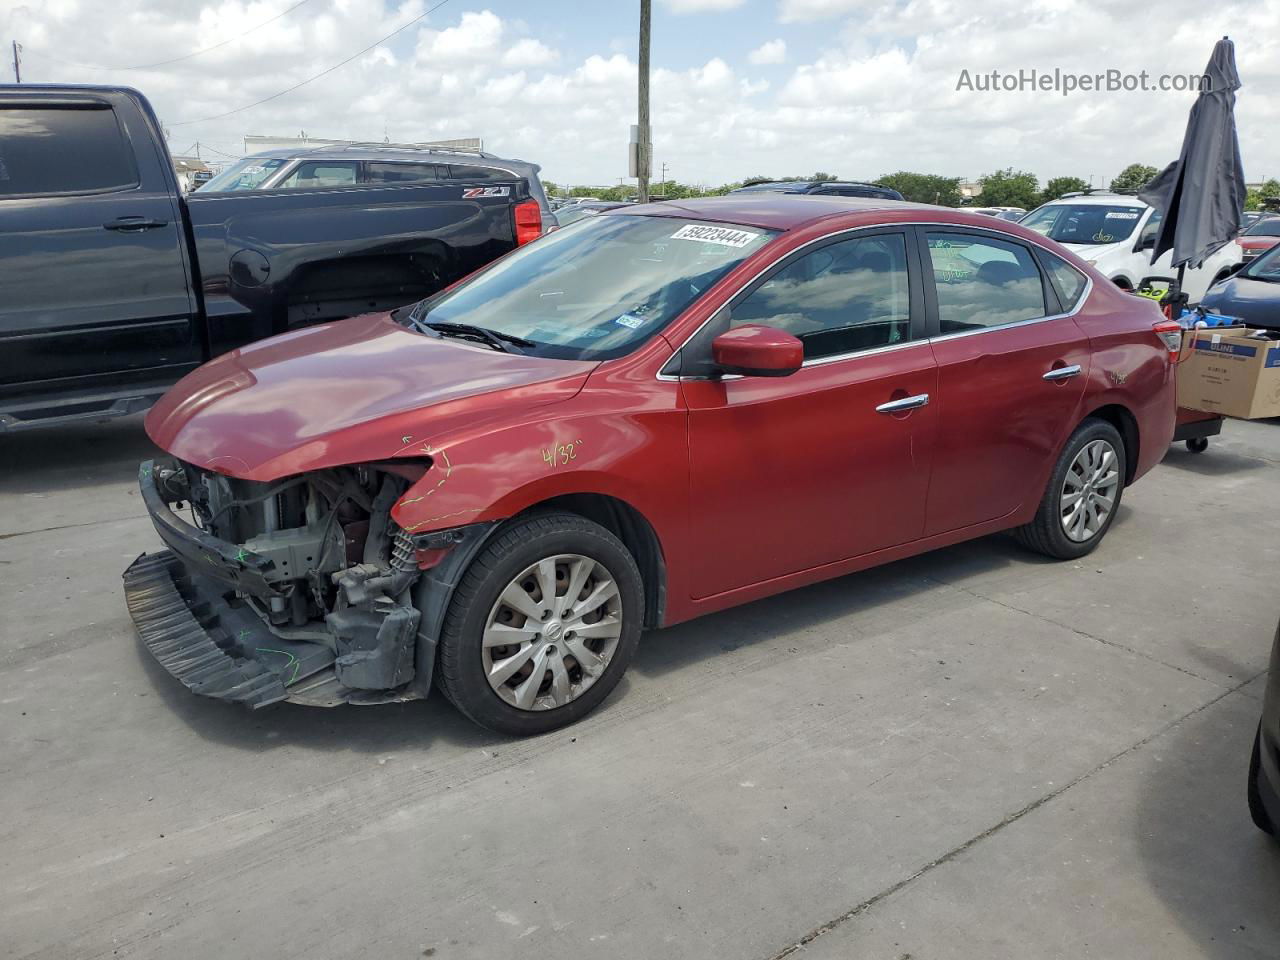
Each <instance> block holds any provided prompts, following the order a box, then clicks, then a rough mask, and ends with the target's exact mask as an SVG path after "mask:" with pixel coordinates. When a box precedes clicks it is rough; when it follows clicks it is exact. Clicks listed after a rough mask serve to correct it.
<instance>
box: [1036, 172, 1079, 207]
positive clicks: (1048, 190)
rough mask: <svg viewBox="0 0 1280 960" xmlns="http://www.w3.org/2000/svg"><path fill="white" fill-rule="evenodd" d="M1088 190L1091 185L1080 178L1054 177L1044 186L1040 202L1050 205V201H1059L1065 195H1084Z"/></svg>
mask: <svg viewBox="0 0 1280 960" xmlns="http://www.w3.org/2000/svg"><path fill="white" fill-rule="evenodd" d="M1088 189H1089V184H1087V183H1085V182H1084V181H1083V180H1081V179H1080V178H1079V177H1054V178H1053V179H1052V180H1050V181H1049V182H1048V183H1046V184H1045V185H1044V190H1043V191H1042V192H1041V194H1040V202H1041V203H1048V202H1049V201H1050V200H1057V199H1058V198H1059V197H1060V196H1062V195H1063V194H1064V193H1084V191H1086V190H1088Z"/></svg>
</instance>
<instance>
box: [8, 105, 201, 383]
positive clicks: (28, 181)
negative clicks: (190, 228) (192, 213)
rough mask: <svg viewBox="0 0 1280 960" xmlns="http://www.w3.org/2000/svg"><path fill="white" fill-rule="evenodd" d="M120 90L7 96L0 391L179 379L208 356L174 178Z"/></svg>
mask: <svg viewBox="0 0 1280 960" xmlns="http://www.w3.org/2000/svg"><path fill="white" fill-rule="evenodd" d="M158 135H159V133H158V130H156V129H154V128H153V127H152V126H151V124H150V123H149V122H148V116H147V114H146V113H145V112H144V111H143V110H141V109H140V108H139V107H138V105H137V104H136V103H134V102H133V101H132V100H130V99H128V98H127V97H126V96H125V95H124V94H114V93H111V92H108V91H104V92H102V93H101V94H96V93H87V92H86V93H80V92H74V93H73V92H59V93H56V94H49V93H45V94H35V95H31V94H24V93H23V92H22V90H21V88H16V89H13V90H11V91H10V92H8V93H7V94H5V95H3V96H0V269H3V283H2V285H0V286H2V290H3V293H2V295H0V383H2V384H3V385H4V386H6V387H11V386H13V385H16V384H32V383H34V382H41V383H42V384H43V385H48V386H49V387H50V388H53V387H54V386H55V385H56V384H58V383H61V384H63V385H67V384H69V381H72V380H79V379H80V378H86V377H90V376H94V377H95V378H96V379H97V380H102V381H103V383H104V385H110V386H118V385H120V384H121V383H122V381H121V379H120V375H124V377H125V379H126V380H134V379H145V378H147V377H158V378H161V379H163V378H167V379H170V380H172V379H176V378H177V377H178V376H179V375H181V373H182V372H184V371H185V370H186V369H189V368H190V367H193V366H195V365H196V364H197V363H199V362H200V360H201V358H202V340H201V338H200V337H199V336H198V335H197V334H198V332H197V331H196V329H195V328H194V325H193V314H194V312H195V311H194V299H193V294H192V290H191V287H190V284H189V282H188V266H187V260H186V253H185V247H184V239H183V230H182V220H181V208H180V207H179V201H178V199H177V194H176V178H175V175H174V173H173V170H172V168H171V167H168V166H167V165H168V164H169V163H170V161H169V158H168V156H167V154H165V153H164V152H163V151H162V150H161V148H160V147H159V145H158V143H157V141H156V137H158Z"/></svg>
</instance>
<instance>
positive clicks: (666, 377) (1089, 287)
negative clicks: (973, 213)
mask: <svg viewBox="0 0 1280 960" xmlns="http://www.w3.org/2000/svg"><path fill="white" fill-rule="evenodd" d="M894 227H950V228H952V229H954V230H960V231H977V232H979V233H981V232H982V231H983V230H986V231H987V232H988V233H993V234H996V235H997V239H1004V237H1005V235H1003V234H1001V232H1000V231H999V230H991V229H990V228H988V227H971V226H969V225H968V224H964V223H947V222H943V221H937V220H909V221H899V222H897V223H877V224H869V225H867V226H863V227H846V228H845V229H843V230H837V231H835V232H834V233H827V234H823V235H822V236H820V237H814V238H813V239H812V240H809V241H808V242H806V243H803V244H801V245H800V246H798V247H796V248H795V249H794V250H792V251H790V252H788V253H787V254H786V256H788V257H789V256H791V255H792V254H794V253H799V252H800V251H801V250H805V249H807V248H809V247H811V246H813V245H814V244H815V243H823V242H825V241H828V240H831V239H833V238H835V237H840V236H844V235H845V234H852V233H861V232H863V231H872V230H892V229H893V228H894ZM1008 237H1009V240H1011V241H1012V242H1014V243H1023V244H1028V245H1030V246H1033V247H1039V248H1040V249H1041V250H1043V251H1045V252H1046V253H1051V254H1053V255H1054V256H1055V257H1061V258H1062V260H1063V262H1064V263H1066V264H1067V266H1069V267H1071V269H1072V270H1075V271H1076V272H1077V273H1081V275H1082V276H1083V277H1084V281H1085V286H1084V289H1083V290H1082V291H1080V296H1079V297H1077V298H1076V303H1075V306H1074V307H1072V308H1071V309H1070V310H1068V311H1066V312H1065V313H1055V314H1051V315H1049V316H1046V317H1032V318H1031V319H1029V320H1017V321H1015V322H1013V323H1004V324H1001V325H1000V326H997V327H983V328H982V329H980V330H959V331H956V332H955V333H944V334H939V335H938V336H936V337H925V338H924V339H922V340H907V341H905V342H904V343H889V344H885V345H884V346H883V347H872V348H871V349H869V350H855V351H853V352H852V353H840V354H835V355H833V356H830V357H814V358H813V359H812V360H806V361H804V363H802V364H801V365H800V368H801V369H802V370H803V369H804V368H806V367H810V366H822V365H825V364H828V363H836V362H839V361H842V360H852V359H854V358H856V357H866V356H871V355H874V354H878V353H887V352H889V351H891V350H901V349H902V348H903V347H915V346H919V345H920V344H922V343H929V344H932V343H938V342H941V341H944V340H955V339H959V338H960V337H971V336H975V335H978V334H983V333H994V332H995V331H997V330H1011V329H1013V328H1014V327H1025V326H1030V325H1031V324H1033V323H1047V322H1048V321H1050V320H1064V319H1066V318H1067V317H1074V316H1075V315H1076V314H1077V313H1079V312H1080V310H1081V308H1082V307H1083V306H1084V302H1085V301H1086V300H1088V299H1089V294H1090V293H1092V292H1093V278H1092V277H1091V276H1089V275H1088V274H1087V273H1082V272H1081V271H1080V270H1079V268H1077V267H1076V266H1075V264H1073V263H1071V262H1070V261H1068V260H1066V258H1065V257H1062V255H1061V254H1059V253H1057V252H1056V251H1054V250H1050V249H1049V248H1048V247H1047V246H1045V245H1044V244H1043V243H1041V242H1039V241H1037V240H1028V239H1026V238H1024V237H1017V236H1013V235H1008ZM777 264H778V261H777V260H775V261H773V263H771V264H769V265H768V266H767V267H763V268H762V269H760V270H758V271H756V273H755V274H753V275H752V276H751V277H749V278H747V279H746V280H745V281H743V282H742V283H741V284H739V285H738V288H737V289H736V290H734V291H733V292H732V293H731V294H729V296H728V297H726V298H725V303H728V302H729V301H730V300H732V299H733V298H734V297H736V296H738V294H740V293H742V291H743V290H745V289H746V288H747V287H749V286H751V284H753V283H755V282H756V281H757V280H759V279H760V278H761V277H762V276H764V275H765V274H766V273H768V272H769V271H770V270H772V269H773V268H774V267H775V266H777ZM1036 269H1037V270H1041V267H1040V266H1039V264H1037V265H1036ZM721 309H723V307H722V308H721ZM719 313H720V311H719V310H717V311H715V313H713V314H711V316H709V317H707V319H705V320H703V321H702V323H700V324H698V327H697V329H696V330H694V331H693V332H692V333H690V334H689V335H688V336H687V337H685V338H684V340H683V341H682V342H681V344H680V346H678V347H676V348H675V350H673V351H672V354H671V355H672V356H675V355H676V354H678V353H679V352H680V351H681V350H683V349H684V348H685V347H686V346H688V345H689V341H691V340H693V338H694V337H696V336H697V335H698V334H700V333H701V332H702V329H703V328H704V327H705V326H706V325H707V324H708V323H710V322H711V321H712V320H714V319H715V318H716V316H717V315H718V314H719ZM668 362H670V358H668V360H667V361H664V362H663V366H666V365H667V363H668ZM655 379H658V380H662V381H667V382H677V383H678V382H679V381H681V380H683V379H689V380H693V381H698V380H704V379H707V378H705V377H688V378H684V377H680V376H671V375H670V374H663V373H658V374H655ZM718 379H719V380H720V381H721V382H724V381H727V380H730V379H733V380H741V379H742V376H741V375H740V374H732V375H730V376H724V377H720V378H718Z"/></svg>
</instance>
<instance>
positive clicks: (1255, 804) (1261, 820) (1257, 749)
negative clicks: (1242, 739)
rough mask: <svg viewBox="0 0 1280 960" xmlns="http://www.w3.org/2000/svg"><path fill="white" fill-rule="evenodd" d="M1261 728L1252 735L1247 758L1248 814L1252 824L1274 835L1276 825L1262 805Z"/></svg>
mask: <svg viewBox="0 0 1280 960" xmlns="http://www.w3.org/2000/svg"><path fill="white" fill-rule="evenodd" d="M1261 778H1262V729H1261V728H1259V729H1258V732H1257V733H1255V734H1254V735H1253V755H1252V756H1251V757H1250V758H1249V816H1250V817H1252V818H1253V825H1254V826H1255V827H1257V828H1258V829H1259V830H1261V831H1262V832H1263V833H1267V834H1270V835H1271V836H1273V837H1274V836H1276V825H1275V824H1274V823H1272V822H1271V817H1270V816H1269V815H1268V814H1267V808H1266V807H1264V806H1263V805H1262V788H1261V786H1260V780H1261Z"/></svg>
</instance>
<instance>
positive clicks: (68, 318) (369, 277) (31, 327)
mask: <svg viewBox="0 0 1280 960" xmlns="http://www.w3.org/2000/svg"><path fill="white" fill-rule="evenodd" d="M528 169H530V170H532V171H534V173H533V176H536V170H537V168H536V167H534V166H532V165H529V167H528ZM536 190H537V191H538V193H537V195H538V196H540V195H541V185H540V184H538V185H536ZM542 230H543V227H542V212H541V208H540V205H539V202H538V200H537V199H536V198H535V196H534V195H532V193H531V189H530V183H529V180H528V179H527V178H523V177H517V176H512V177H510V178H508V179H495V178H493V176H489V177H487V178H484V179H477V180H475V181H474V182H469V181H467V180H418V181H413V180H407V181H402V182H371V183H364V182H360V183H346V184H341V185H336V186H316V187H308V188H304V189H298V188H294V189H267V190H255V191H248V192H235V193H229V192H205V191H204V190H201V191H198V192H196V193H193V194H191V195H190V196H187V197H185V198H184V197H182V196H181V195H180V193H179V190H178V183H177V177H176V174H175V172H174V167H173V162H172V160H171V159H170V156H169V152H168V149H167V148H166V147H165V143H164V138H163V136H162V134H161V129H160V124H159V122H158V121H157V120H156V116H155V114H154V112H153V111H152V109H151V106H150V104H149V103H147V101H146V99H145V98H144V97H143V96H142V95H141V94H139V93H137V92H136V91H134V90H129V89H124V88H118V87H87V86H36V85H28V86H0V432H4V431H6V430H15V429H21V428H24V427H28V426H35V425H41V424H50V423H58V422H63V421H66V420H74V419H98V418H103V417H110V416H116V415H121V414H126V413H131V412H134V411H137V410H142V409H145V408H146V407H148V406H150V404H151V403H152V402H154V401H155V400H156V399H157V398H158V397H159V396H160V395H161V394H162V393H164V391H165V390H166V389H167V388H168V387H169V386H170V385H171V384H173V383H174V382H175V381H176V380H177V379H178V378H179V377H181V376H182V375H183V374H185V373H187V372H188V371H189V370H191V369H193V368H195V367H196V366H199V365H200V364H202V363H204V362H205V361H206V360H209V359H211V358H212V357H214V356H217V355H218V354H221V353H225V352H226V351H228V350H231V349H234V348H235V347H238V346H241V345H243V344H246V343H249V342H251V341H253V340H258V339H261V338H262V337H267V336H270V335H272V334H277V333H282V332H285V331H288V330H290V329H293V328H296V327H299V326H303V325H307V324H312V323H321V322H324V321H327V320H334V319H339V318H342V317H347V316H351V315H353V314H357V313H364V312H369V311H377V310H385V309H389V308H392V307H396V306H400V305H402V304H405V303H410V302H412V301H415V300H419V299H421V298H423V297H425V296H427V295H429V294H431V293H434V292H435V291H437V290H439V289H441V288H443V287H445V286H447V285H449V284H450V283H452V282H453V281H455V280H457V279H459V278H461V277H463V276H465V275H467V274H468V273H470V272H472V271H473V270H475V269H477V268H478V267H481V266H483V265H484V264H486V263H488V262H489V261H491V260H493V259H495V258H496V257H499V256H501V255H502V254H504V253H506V252H507V251H509V250H511V249H513V248H514V247H516V246H518V245H519V244H521V243H525V242H528V241H529V240H533V239H536V238H537V237H538V236H539V235H541V233H542Z"/></svg>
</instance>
